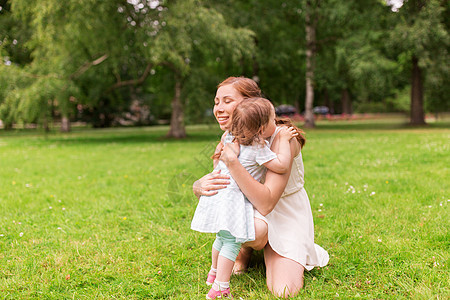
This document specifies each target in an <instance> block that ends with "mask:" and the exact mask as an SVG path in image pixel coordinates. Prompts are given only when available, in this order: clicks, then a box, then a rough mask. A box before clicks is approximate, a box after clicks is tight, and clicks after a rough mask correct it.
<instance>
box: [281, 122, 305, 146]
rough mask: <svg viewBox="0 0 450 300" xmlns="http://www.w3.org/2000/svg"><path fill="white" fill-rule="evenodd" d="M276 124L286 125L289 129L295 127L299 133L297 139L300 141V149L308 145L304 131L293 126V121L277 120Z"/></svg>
mask: <svg viewBox="0 0 450 300" xmlns="http://www.w3.org/2000/svg"><path fill="white" fill-rule="evenodd" d="M275 123H276V124H277V125H284V126H287V127H294V128H295V130H296V131H297V133H298V135H297V136H296V137H295V138H296V139H297V141H298V143H299V144H300V149H302V148H303V146H305V143H306V138H305V132H304V131H303V130H301V129H300V128H298V127H297V126H295V125H294V124H292V121H291V119H289V118H279V117H277V118H275Z"/></svg>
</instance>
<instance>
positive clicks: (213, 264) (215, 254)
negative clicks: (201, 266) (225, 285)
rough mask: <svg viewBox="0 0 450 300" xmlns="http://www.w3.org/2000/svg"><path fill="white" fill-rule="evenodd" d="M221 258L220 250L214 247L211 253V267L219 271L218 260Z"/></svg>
mask: <svg viewBox="0 0 450 300" xmlns="http://www.w3.org/2000/svg"><path fill="white" fill-rule="evenodd" d="M218 258H219V250H217V249H216V248H214V247H212V251H211V267H212V268H213V269H217V259H218Z"/></svg>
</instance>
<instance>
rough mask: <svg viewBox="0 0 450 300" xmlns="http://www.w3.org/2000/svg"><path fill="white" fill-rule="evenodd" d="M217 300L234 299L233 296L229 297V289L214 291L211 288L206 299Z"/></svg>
mask: <svg viewBox="0 0 450 300" xmlns="http://www.w3.org/2000/svg"><path fill="white" fill-rule="evenodd" d="M218 298H230V299H234V298H233V295H231V291H230V288H227V289H226V290H223V291H216V290H215V289H213V288H211V289H210V290H209V292H208V295H206V299H218Z"/></svg>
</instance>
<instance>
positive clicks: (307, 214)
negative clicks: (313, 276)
mask: <svg viewBox="0 0 450 300" xmlns="http://www.w3.org/2000/svg"><path fill="white" fill-rule="evenodd" d="M278 132H279V128H277V130H276V131H275V133H274V134H273V135H272V137H271V139H270V140H269V144H270V145H271V144H272V142H273V139H274V137H275V136H276V134H278ZM303 175H304V168H303V160H302V154H301V152H300V153H299V154H298V155H297V156H296V157H295V158H294V161H293V163H292V169H291V175H290V177H289V180H288V183H287V186H286V188H285V189H284V192H283V194H282V195H281V198H280V200H279V201H278V203H277V205H276V206H275V208H274V209H273V210H272V211H271V212H270V213H269V214H268V215H266V219H267V223H268V226H269V229H268V231H269V232H268V238H269V244H270V246H271V247H272V249H273V250H274V251H275V252H276V253H278V254H279V255H281V256H283V257H287V258H289V259H292V260H294V261H296V262H298V263H300V264H301V265H302V266H304V267H305V269H307V270H308V271H309V270H311V269H313V268H314V267H315V266H320V267H323V266H326V265H327V263H328V260H329V256H328V253H327V251H325V249H323V248H322V247H320V246H319V245H316V244H315V243H314V224H313V216H312V212H311V205H310V204H309V199H308V195H307V194H306V191H305V189H304V188H303V185H304V183H305V181H304V178H303Z"/></svg>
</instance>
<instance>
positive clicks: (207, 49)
mask: <svg viewBox="0 0 450 300" xmlns="http://www.w3.org/2000/svg"><path fill="white" fill-rule="evenodd" d="M81 2H82V3H81ZM297 2H298V3H297ZM297 2H295V3H294V1H284V2H282V3H280V2H279V1H271V0H269V1H242V0H233V1H206V0H205V1H194V0H184V1H174V2H171V1H158V0H154V1H153V0H152V1H140V0H128V1H119V0H117V1H116V0H114V1H95V0H86V1H76V0H69V1H66V2H65V3H64V4H62V3H60V2H59V1H57V0H48V1H43V2H41V3H39V2H38V1H35V2H30V1H24V0H3V1H0V58H1V60H0V298H1V299H205V294H206V293H208V290H209V287H207V286H206V285H205V280H206V275H207V274H208V271H209V267H210V266H211V246H212V244H213V241H214V236H215V235H214V234H204V233H199V232H197V231H194V230H192V229H191V227H190V226H191V221H192V218H193V216H194V212H195V211H196V207H197V204H198V202H199V199H197V197H196V196H195V195H194V193H193V184H194V182H195V181H196V180H198V179H200V178H201V177H202V176H204V175H206V174H208V173H209V172H211V171H212V170H213V160H212V159H211V155H212V154H213V153H214V151H215V149H216V145H217V144H218V143H219V141H220V140H221V136H222V134H223V131H222V130H221V128H220V126H219V124H218V123H217V121H218V118H217V115H215V111H213V106H215V103H214V102H215V95H216V90H217V85H218V84H219V83H220V82H222V80H224V79H226V78H227V77H228V76H245V77H248V78H251V79H252V80H253V81H254V82H256V83H257V84H258V85H259V86H260V87H261V90H262V92H263V96H264V97H266V98H268V99H270V100H271V101H272V103H273V105H274V106H275V111H276V112H277V114H278V115H279V116H283V117H290V118H291V120H292V121H293V123H294V124H295V125H296V126H298V127H299V128H301V129H302V130H303V131H304V135H305V137H306V144H305V146H304V148H303V149H302V150H301V153H302V157H303V163H304V169H305V174H304V179H305V185H304V189H305V190H306V192H307V194H308V197H309V202H310V206H311V211H312V217H313V220H314V242H315V243H317V244H319V245H320V246H322V247H323V248H324V249H325V250H326V251H327V252H328V254H329V262H328V264H327V265H326V266H324V267H315V268H314V269H312V270H311V271H305V272H304V286H303V287H302V288H301V290H299V291H298V294H296V295H295V296H293V297H292V299H354V298H356V299H360V298H361V299H447V298H448V297H450V282H449V277H450V272H449V265H448V264H449V254H450V251H449V249H450V248H449V240H450V237H449V228H450V218H449V211H448V209H449V208H448V206H449V205H450V197H449V196H450V194H449V192H450V180H449V179H450V171H449V166H450V155H449V153H450V143H449V141H450V101H449V97H448V95H449V86H450V84H449V81H448V78H450V76H448V75H449V72H450V68H449V64H448V47H449V44H450V36H449V33H448V29H449V28H448V27H449V24H448V20H446V18H445V16H446V15H448V12H449V7H448V4H446V3H445V1H440V0H430V1H421V0H409V1H400V0H399V1H370V0H367V1H366V0H364V1H356V0H352V1H342V2H339V1H338V2H336V1H330V0H302V1H297ZM216 105H217V104H216ZM216 119H217V120H216ZM292 230H294V231H295V228H292ZM266 271H267V269H266V265H265V260H264V253H263V251H255V252H254V253H253V256H252V257H251V260H250V262H249V267H248V270H247V271H246V272H244V273H243V274H241V275H232V276H231V280H230V285H231V287H232V291H233V296H234V299H276V298H277V297H275V296H274V295H273V294H272V293H271V291H270V290H269V289H268V287H267V285H266Z"/></svg>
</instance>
